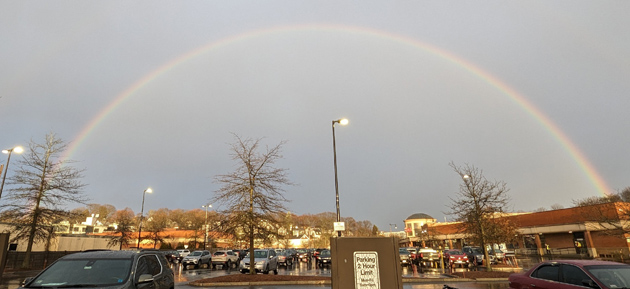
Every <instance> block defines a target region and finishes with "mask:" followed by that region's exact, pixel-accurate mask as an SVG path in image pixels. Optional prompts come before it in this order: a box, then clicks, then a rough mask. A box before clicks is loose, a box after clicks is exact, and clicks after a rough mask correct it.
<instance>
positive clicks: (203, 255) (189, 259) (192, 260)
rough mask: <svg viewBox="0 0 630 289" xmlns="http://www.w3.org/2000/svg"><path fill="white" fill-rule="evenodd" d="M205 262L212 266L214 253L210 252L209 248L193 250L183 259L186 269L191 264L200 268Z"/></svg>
mask: <svg viewBox="0 0 630 289" xmlns="http://www.w3.org/2000/svg"><path fill="white" fill-rule="evenodd" d="M203 264H206V265H207V266H208V267H210V264H212V254H210V251H208V250H203V251H193V252H192V253H190V254H188V256H186V257H184V259H182V265H183V266H184V267H183V269H184V270H186V269H187V267H188V266H189V265H193V266H194V267H195V268H199V267H200V266H201V265H203Z"/></svg>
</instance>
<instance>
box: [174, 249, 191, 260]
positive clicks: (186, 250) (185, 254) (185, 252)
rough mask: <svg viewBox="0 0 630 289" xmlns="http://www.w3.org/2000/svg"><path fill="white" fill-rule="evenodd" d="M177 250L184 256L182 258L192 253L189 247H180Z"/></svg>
mask: <svg viewBox="0 0 630 289" xmlns="http://www.w3.org/2000/svg"><path fill="white" fill-rule="evenodd" d="M177 252H179V255H180V256H182V259H183V258H186V256H188V254H190V250H188V249H179V250H177Z"/></svg>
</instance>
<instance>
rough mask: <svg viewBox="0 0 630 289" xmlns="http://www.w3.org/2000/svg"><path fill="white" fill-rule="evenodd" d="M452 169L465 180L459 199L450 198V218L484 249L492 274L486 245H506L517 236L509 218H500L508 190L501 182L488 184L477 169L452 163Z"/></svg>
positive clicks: (506, 203)
mask: <svg viewBox="0 0 630 289" xmlns="http://www.w3.org/2000/svg"><path fill="white" fill-rule="evenodd" d="M449 165H450V166H451V167H452V168H453V170H455V172H456V173H457V174H458V175H459V176H460V177H461V178H462V183H461V184H460V186H459V192H458V193H457V197H456V198H450V199H451V204H450V206H449V209H450V210H451V211H450V213H449V214H451V215H454V216H456V219H457V221H459V222H461V224H462V226H461V229H462V231H464V232H465V233H468V235H469V236H470V237H471V238H472V239H473V240H474V241H475V243H476V244H478V245H480V246H481V247H482V249H483V251H484V257H485V259H486V267H487V269H488V270H491V268H490V262H488V261H489V258H488V250H487V249H486V245H492V243H493V242H499V241H501V240H502V239H503V241H506V239H507V238H508V236H510V235H511V236H514V231H512V230H514V229H515V228H516V227H515V226H514V225H512V224H509V220H508V218H498V217H500V216H502V215H503V214H502V213H504V212H506V210H507V206H508V202H509V198H508V195H507V192H508V191H509V190H508V188H507V186H506V184H505V183H504V182H502V181H494V182H491V181H489V180H487V179H486V178H485V177H484V176H483V172H482V171H481V170H480V169H478V168H476V167H474V166H470V165H468V164H467V165H465V166H463V167H458V166H456V165H455V164H454V163H452V162H451V163H450V164H449Z"/></svg>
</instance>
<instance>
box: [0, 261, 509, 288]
mask: <svg viewBox="0 0 630 289" xmlns="http://www.w3.org/2000/svg"><path fill="white" fill-rule="evenodd" d="M172 268H173V271H174V274H175V287H176V288H191V289H192V288H194V289H198V288H200V287H193V286H189V285H188V283H189V282H192V281H195V280H200V279H205V278H212V277H217V276H223V275H229V274H239V275H240V274H241V273H240V272H239V271H238V270H237V269H236V268H230V269H223V268H221V267H220V266H219V267H217V269H206V268H202V269H189V270H184V269H183V267H182V266H180V265H174V266H173V267H172ZM468 270H471V269H467V268H456V269H455V271H468ZM472 270H475V269H472ZM510 270H512V269H510ZM444 272H445V273H442V270H441V269H440V268H424V269H420V270H419V271H418V270H415V271H414V269H413V268H412V267H403V268H402V276H403V277H419V278H424V279H425V280H423V281H424V282H423V283H420V284H418V283H415V284H410V283H405V284H404V286H403V288H405V289H434V288H438V289H442V288H443V286H444V284H447V285H449V286H451V287H454V288H457V289H467V288H491V289H502V288H508V286H507V282H505V281H503V282H444V281H442V280H443V279H444V278H450V276H449V275H448V273H449V271H448V270H447V269H445V271H444ZM37 273H38V271H27V272H5V273H4V274H3V276H2V282H1V283H0V289H16V288H18V287H19V285H20V283H21V282H22V281H23V280H24V279H25V278H26V277H31V276H35V275H36V274H37ZM278 275H300V276H327V277H330V276H331V270H330V267H324V268H317V267H316V266H315V265H314V263H313V262H309V263H305V262H300V263H296V264H294V265H293V266H290V267H280V268H279V269H278ZM431 279H435V281H434V282H432V281H431ZM204 288H207V289H213V288H222V287H204ZM230 288H234V289H240V288H247V289H274V288H282V289H294V288H304V289H306V288H330V286H329V285H277V286H235V287H230Z"/></svg>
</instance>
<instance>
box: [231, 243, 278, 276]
mask: <svg viewBox="0 0 630 289" xmlns="http://www.w3.org/2000/svg"><path fill="white" fill-rule="evenodd" d="M250 260H251V258H250V256H249V253H247V255H246V256H245V258H243V260H241V264H240V265H239V271H241V273H243V274H245V273H249V270H250V266H249V262H250ZM254 262H255V264H254V270H256V273H260V272H262V273H263V274H269V271H273V273H274V274H275V275H278V256H277V255H276V251H275V250H273V249H259V250H254Z"/></svg>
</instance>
